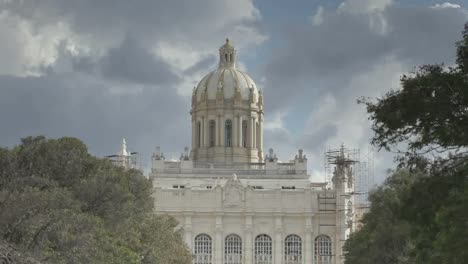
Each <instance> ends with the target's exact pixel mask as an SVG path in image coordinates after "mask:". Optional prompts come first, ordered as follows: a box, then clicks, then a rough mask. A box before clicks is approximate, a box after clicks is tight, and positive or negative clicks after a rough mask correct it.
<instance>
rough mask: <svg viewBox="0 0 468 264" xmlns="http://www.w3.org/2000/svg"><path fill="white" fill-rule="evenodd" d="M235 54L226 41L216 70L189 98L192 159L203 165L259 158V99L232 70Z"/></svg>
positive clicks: (247, 78)
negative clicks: (190, 104) (204, 163)
mask: <svg viewBox="0 0 468 264" xmlns="http://www.w3.org/2000/svg"><path fill="white" fill-rule="evenodd" d="M236 60H237V58H236V50H235V49H234V47H232V46H231V45H230V43H229V40H226V43H225V44H224V45H223V46H221V48H220V50H219V66H218V69H217V70H215V71H212V72H210V73H208V74H207V75H206V76H205V77H204V78H202V80H201V81H200V82H199V84H198V85H197V87H195V88H194V90H193V95H192V110H191V113H192V157H193V160H198V161H207V162H259V161H261V160H262V156H263V151H262V148H263V95H262V92H261V91H260V90H259V89H258V88H257V86H256V85H255V82H254V81H253V80H252V78H250V76H249V75H247V74H246V73H244V72H242V71H240V70H238V69H236Z"/></svg>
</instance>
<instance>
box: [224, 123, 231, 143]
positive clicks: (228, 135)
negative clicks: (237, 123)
mask: <svg viewBox="0 0 468 264" xmlns="http://www.w3.org/2000/svg"><path fill="white" fill-rule="evenodd" d="M224 130H225V136H226V142H225V143H224V145H225V146H226V147H231V145H232V121H231V120H229V119H228V120H226V122H225V123H224Z"/></svg>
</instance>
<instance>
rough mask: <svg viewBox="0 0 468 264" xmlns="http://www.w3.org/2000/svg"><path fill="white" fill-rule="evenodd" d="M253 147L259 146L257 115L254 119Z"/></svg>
mask: <svg viewBox="0 0 468 264" xmlns="http://www.w3.org/2000/svg"><path fill="white" fill-rule="evenodd" d="M252 130H253V132H252V148H257V122H256V121H255V117H254V118H253V119H252Z"/></svg>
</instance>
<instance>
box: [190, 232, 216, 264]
mask: <svg viewBox="0 0 468 264" xmlns="http://www.w3.org/2000/svg"><path fill="white" fill-rule="evenodd" d="M211 249H212V248H211V237H210V236H209V235H207V234H200V235H198V236H196V237H195V245H194V254H195V259H194V262H193V263H194V264H211V263H212V262H211V259H212V251H211Z"/></svg>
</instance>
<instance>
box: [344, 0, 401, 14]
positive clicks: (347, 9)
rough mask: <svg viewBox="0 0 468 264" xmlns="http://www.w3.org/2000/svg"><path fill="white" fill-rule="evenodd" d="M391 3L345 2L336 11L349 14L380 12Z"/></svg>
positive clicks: (387, 0)
mask: <svg viewBox="0 0 468 264" xmlns="http://www.w3.org/2000/svg"><path fill="white" fill-rule="evenodd" d="M392 3H393V0H345V1H344V2H342V3H341V4H340V5H339V6H338V9H337V11H338V12H343V13H350V14H363V13H374V12H381V11H383V10H385V9H386V8H387V7H388V6H390V5H391V4H392Z"/></svg>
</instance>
